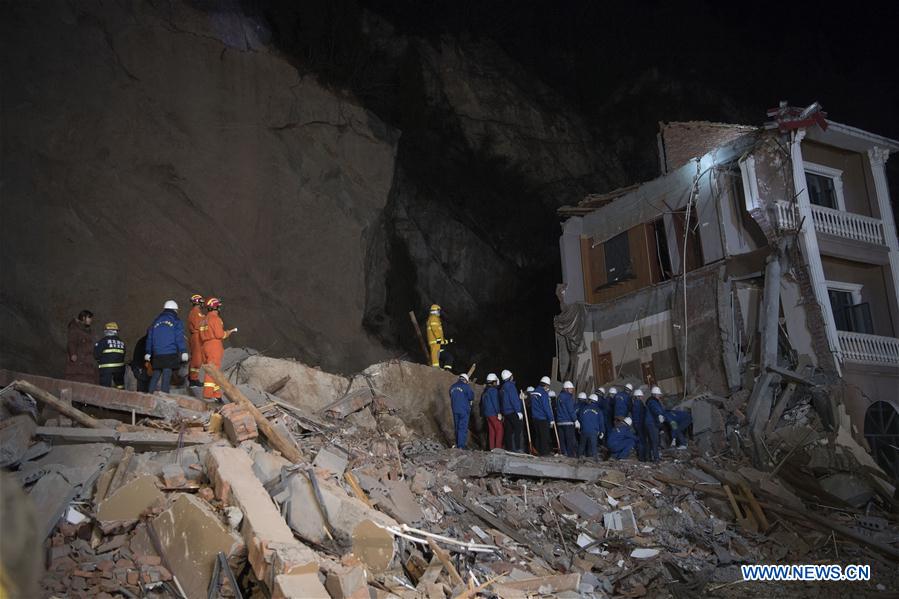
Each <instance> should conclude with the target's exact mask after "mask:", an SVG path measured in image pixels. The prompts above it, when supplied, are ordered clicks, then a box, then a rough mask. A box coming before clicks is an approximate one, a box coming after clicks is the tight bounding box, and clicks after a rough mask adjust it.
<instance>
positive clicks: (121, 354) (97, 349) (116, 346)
mask: <svg viewBox="0 0 899 599" xmlns="http://www.w3.org/2000/svg"><path fill="white" fill-rule="evenodd" d="M94 359H96V360H97V364H99V365H100V369H101V370H106V369H109V370H112V371H119V370H120V371H124V370H125V342H124V341H122V340H121V339H119V336H118V335H115V336H112V337H103V338H102V339H100V340H99V341H97V342H96V343H95V344H94Z"/></svg>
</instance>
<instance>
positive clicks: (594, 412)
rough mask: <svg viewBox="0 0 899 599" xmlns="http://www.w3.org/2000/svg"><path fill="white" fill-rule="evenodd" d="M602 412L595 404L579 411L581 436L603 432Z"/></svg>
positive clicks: (592, 403) (590, 404)
mask: <svg viewBox="0 0 899 599" xmlns="http://www.w3.org/2000/svg"><path fill="white" fill-rule="evenodd" d="M603 420H604V419H603V415H602V410H600V409H599V406H597V405H596V403H595V402H591V403H589V404H587V406H586V407H584V409H583V410H581V413H580V416H579V417H578V421H579V422H580V423H581V434H582V435H584V434H593V433H601V432H603V431H604V430H605V428H606V427H605V422H604V421H603Z"/></svg>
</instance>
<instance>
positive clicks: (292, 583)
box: [272, 574, 331, 599]
mask: <svg viewBox="0 0 899 599" xmlns="http://www.w3.org/2000/svg"><path fill="white" fill-rule="evenodd" d="M272 599H331V595H329V594H328V591H326V590H325V587H324V586H322V583H321V582H320V581H319V580H318V575H317V574H281V575H280V576H276V577H275V588H274V591H273V592H272Z"/></svg>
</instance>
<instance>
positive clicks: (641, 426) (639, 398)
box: [631, 389, 648, 462]
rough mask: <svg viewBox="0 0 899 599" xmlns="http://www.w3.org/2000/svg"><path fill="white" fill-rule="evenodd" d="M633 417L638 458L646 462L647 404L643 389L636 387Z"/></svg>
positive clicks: (632, 407) (632, 397)
mask: <svg viewBox="0 0 899 599" xmlns="http://www.w3.org/2000/svg"><path fill="white" fill-rule="evenodd" d="M631 418H633V420H634V433H635V435H636V436H637V459H638V460H640V461H641V462H645V461H646V459H647V456H646V449H647V445H648V444H647V441H646V422H645V420H646V404H644V403H643V389H635V390H634V392H633V393H632V395H631Z"/></svg>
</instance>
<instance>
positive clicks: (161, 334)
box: [147, 310, 187, 357]
mask: <svg viewBox="0 0 899 599" xmlns="http://www.w3.org/2000/svg"><path fill="white" fill-rule="evenodd" d="M147 353H148V354H150V355H151V356H153V357H156V356H169V355H178V356H180V355H181V354H184V353H187V341H186V340H185V338H184V323H183V322H181V319H180V318H178V314H177V313H176V312H175V311H174V310H163V311H162V313H161V314H160V315H159V316H157V317H156V320H154V321H153V324H151V325H150V328H149V329H148V330H147Z"/></svg>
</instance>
